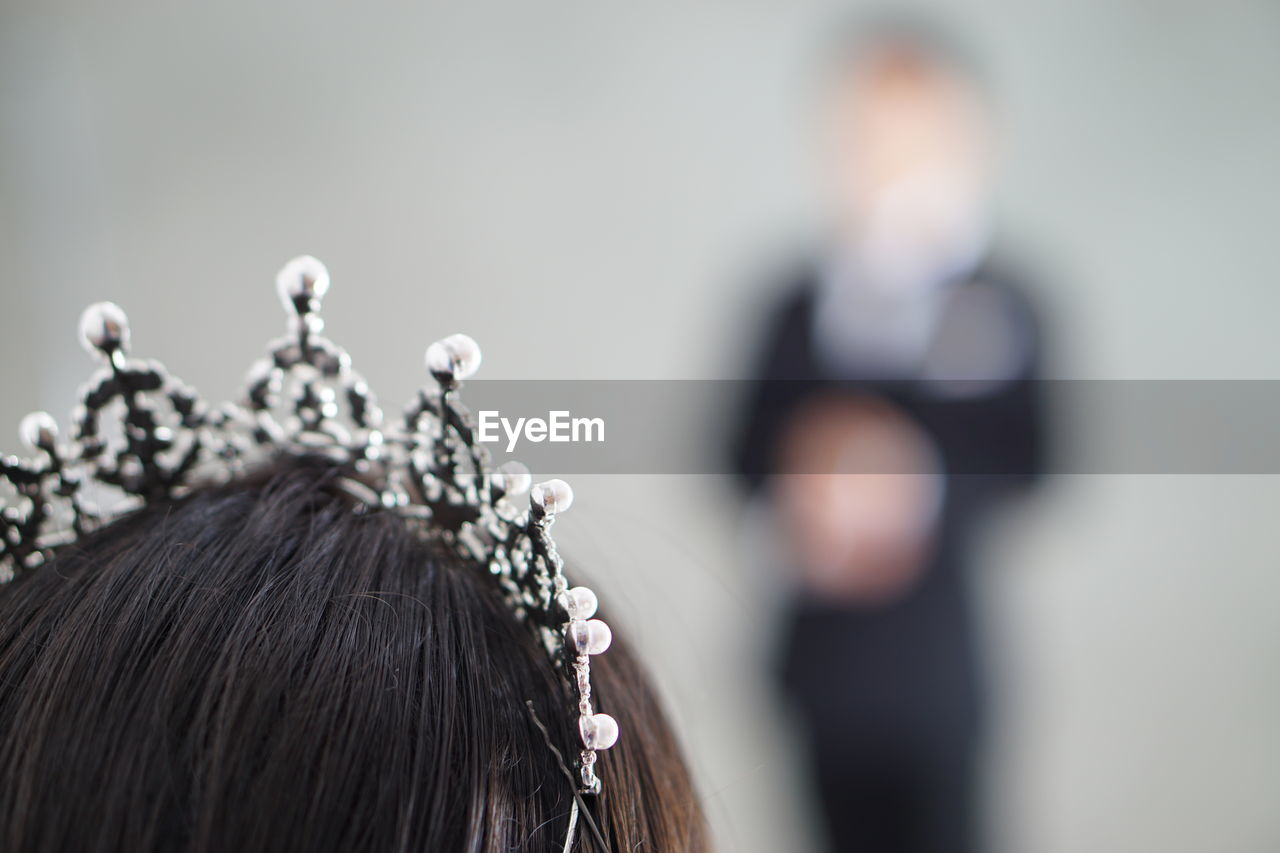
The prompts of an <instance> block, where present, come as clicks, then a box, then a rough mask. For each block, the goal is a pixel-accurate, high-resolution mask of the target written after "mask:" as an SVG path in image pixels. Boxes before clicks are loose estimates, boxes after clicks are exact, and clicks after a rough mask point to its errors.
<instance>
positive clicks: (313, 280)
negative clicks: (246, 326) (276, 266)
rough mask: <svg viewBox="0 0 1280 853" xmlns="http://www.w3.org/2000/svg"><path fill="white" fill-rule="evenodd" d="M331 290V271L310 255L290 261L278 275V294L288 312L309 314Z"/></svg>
mask: <svg viewBox="0 0 1280 853" xmlns="http://www.w3.org/2000/svg"><path fill="white" fill-rule="evenodd" d="M328 290H329V270H328V269H326V268H325V265H324V264H322V263H320V261H318V260H316V259H315V258H313V257H311V256H310V255H301V256H299V257H296V258H294V259H293V260H291V261H289V263H287V264H285V265H284V266H283V267H281V268H280V272H278V273H276V292H277V293H279V294H280V301H281V302H283V303H284V308H285V310H286V311H296V312H298V313H300V314H308V313H311V312H313V311H315V310H316V309H317V308H318V307H319V306H318V305H316V304H315V303H316V302H317V301H318V300H320V299H323V298H324V295H325V293H327V292H328Z"/></svg>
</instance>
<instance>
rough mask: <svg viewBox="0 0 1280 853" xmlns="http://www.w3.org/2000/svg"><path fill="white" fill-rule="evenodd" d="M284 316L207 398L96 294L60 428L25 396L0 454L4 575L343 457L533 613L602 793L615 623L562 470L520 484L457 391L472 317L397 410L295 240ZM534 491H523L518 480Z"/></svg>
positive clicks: (364, 492) (430, 357) (372, 494)
mask: <svg viewBox="0 0 1280 853" xmlns="http://www.w3.org/2000/svg"><path fill="white" fill-rule="evenodd" d="M276 285H277V289H278V290H279V293H280V298H281V300H282V301H283V302H284V305H285V309H286V312H287V313H288V315H289V332H288V334H287V335H286V336H285V337H283V338H280V339H279V340H277V341H275V342H274V343H273V344H271V346H270V351H269V353H268V355H267V356H266V357H265V358H263V359H261V360H259V361H258V362H257V364H255V365H254V367H253V368H252V370H251V371H250V373H249V377H248V385H247V388H246V392H245V398H244V401H243V402H241V403H238V404H224V405H221V406H217V407H213V406H209V405H207V404H206V403H205V402H203V401H202V400H201V399H200V398H199V397H198V396H197V395H196V394H195V392H194V391H192V389H191V388H189V387H188V386H186V385H184V384H183V383H182V382H181V381H179V380H178V379H177V378H175V377H174V376H173V375H171V374H170V373H169V372H168V371H167V370H165V368H164V367H163V366H162V365H160V364H159V363H157V362H154V361H146V360H142V359H138V358H135V357H134V356H132V355H131V354H130V350H129V325H128V321H127V319H126V318H125V314H124V312H123V311H122V310H121V309H120V308H119V307H118V306H116V305H114V304H112V303H110V302H101V303H98V304H96V305H92V306H90V307H89V308H88V309H87V310H86V311H85V312H84V315H83V317H82V318H81V321H80V338H81V341H82V343H83V344H84V346H85V348H86V349H87V350H88V351H89V353H90V354H91V355H93V356H94V357H96V358H97V359H98V360H99V361H101V362H102V366H101V367H100V368H99V369H98V371H97V373H96V374H95V375H94V376H93V378H92V379H91V380H90V381H89V383H88V384H87V385H86V386H85V387H84V388H83V389H82V391H81V393H80V397H79V404H78V405H77V407H76V410H75V413H74V414H73V417H72V425H71V435H70V437H69V439H68V440H63V439H62V438H60V437H59V432H58V427H57V424H56V422H55V421H54V419H53V417H51V416H50V415H49V414H47V413H45V412H34V413H32V414H30V415H28V416H27V417H26V418H24V419H23V421H22V424H21V429H20V432H21V437H22V439H23V441H24V442H25V443H26V444H27V445H29V446H30V448H31V450H32V452H33V453H34V456H33V457H32V458H19V457H13V456H0V582H4V581H9V580H12V579H13V578H14V577H16V576H17V575H19V574H21V573H23V572H26V571H29V570H32V569H35V568H36V567H38V566H39V565H40V564H42V563H44V562H46V561H47V560H49V559H50V558H51V557H52V556H53V554H54V553H55V551H56V549H57V547H58V546H59V545H63V544H66V543H69V542H72V541H75V540H76V539H78V538H79V537H81V536H83V535H84V534H86V533H88V532H90V531H92V530H94V529H96V528H98V527H101V526H102V525H104V524H107V523H109V522H111V521H112V520H114V519H116V518H119V517H120V516H122V515H124V514H126V513H128V512H130V511H132V510H134V509H137V508H139V507H141V506H144V505H146V504H148V503H153V502H157V501H168V500H173V499H175V498H179V497H181V496H182V495H184V494H186V493H188V492H190V491H191V490H192V489H195V488H198V487H200V486H202V485H206V484H210V483H218V482H225V481H227V480H230V479H232V478H234V477H236V476H237V475H240V474H243V473H245V472H247V471H250V470H252V469H253V467H254V466H255V465H257V464H259V463H261V462H262V461H264V460H268V459H270V458H272V457H274V456H275V455H278V454H281V453H285V454H294V455H308V456H312V455H319V456H323V457H326V458H328V459H331V460H332V461H333V462H334V463H335V464H338V465H341V466H343V467H344V468H345V469H346V470H347V472H348V473H349V476H345V477H343V478H342V480H341V483H342V487H343V488H344V490H346V491H347V492H348V493H349V494H350V495H351V496H352V497H353V498H356V499H357V501H356V506H357V507H358V508H360V510H361V511H368V510H370V509H377V510H382V511H389V512H394V513H398V514H400V515H403V516H404V517H405V518H406V519H408V520H409V523H411V524H413V525H414V526H415V527H416V528H418V529H420V530H421V531H423V532H424V533H425V534H427V535H430V536H433V537H438V538H439V539H441V540H443V541H444V542H445V543H447V544H448V545H449V546H450V547H452V548H454V549H456V550H457V552H458V553H459V554H460V555H462V556H463V557H465V558H467V559H468V560H471V561H474V562H475V563H476V564H477V565H478V566H479V567H481V568H483V569H484V570H487V571H488V572H489V573H490V574H491V575H492V576H493V578H494V579H495V580H496V582H497V583H498V585H499V587H500V588H501V590H502V593H503V596H504V598H505V600H506V601H507V603H508V605H509V606H510V607H511V609H512V611H513V613H514V614H515V615H516V617H517V618H518V619H519V620H520V621H522V622H524V623H525V624H527V625H528V626H530V628H531V629H532V630H533V632H534V634H535V635H536V637H537V639H538V641H539V642H540V644H541V645H542V646H543V647H544V648H545V649H546V651H547V654H548V655H549V656H550V658H551V661H552V663H553V665H554V666H555V667H556V668H557V670H559V671H561V672H563V673H564V674H565V676H566V679H567V681H568V683H569V694H570V696H569V698H571V699H572V701H573V707H574V708H575V711H576V715H577V722H578V736H579V739H580V741H581V750H580V752H579V754H578V761H577V766H576V769H577V771H578V778H577V780H576V781H577V783H578V784H579V785H580V788H579V793H583V794H590V793H597V792H598V791H599V790H600V780H599V778H597V776H596V774H595V762H596V751H597V750H602V749H608V748H609V747H611V746H613V744H614V743H615V742H616V741H617V738H618V724H617V722H616V721H615V720H614V719H613V718H612V717H610V716H609V715H608V714H598V713H595V711H594V710H593V708H592V703H591V657H592V656H593V655H597V654H600V653H601V652H603V651H605V650H606V649H607V648H608V646H609V643H610V641H611V639H612V634H611V632H610V630H609V626H608V625H606V624H605V623H604V622H602V621H601V620H599V619H593V618H591V617H592V616H593V615H594V614H595V611H596V606H597V603H596V596H595V593H593V592H592V591H591V590H590V589H587V588H586V587H573V588H570V587H569V584H568V582H567V581H566V579H565V575H564V563H563V561H562V560H561V558H560V555H559V554H558V553H557V551H556V547H555V543H554V542H553V541H552V539H551V525H552V523H553V522H554V521H555V518H556V515H557V514H558V513H560V512H563V511H564V510H567V509H568V508H569V506H570V504H572V503H573V492H572V491H571V490H570V488H569V486H568V484H567V483H565V482H564V481H563V480H550V481H548V482H545V483H539V484H538V485H535V486H533V487H532V489H530V484H531V477H530V475H529V472H528V469H526V468H524V466H522V465H520V464H519V463H507V464H505V465H502V466H500V467H498V468H496V469H494V468H491V466H490V464H489V457H488V453H487V451H486V450H485V449H484V448H483V447H481V446H479V445H478V444H477V442H476V438H475V433H474V430H473V426H472V423H471V420H470V416H469V414H468V412H467V410H466V409H465V408H464V407H462V406H461V404H460V403H459V402H458V389H459V387H460V385H461V383H462V380H464V379H466V378H467V377H469V376H471V375H472V374H474V373H475V371H476V369H477V368H478V367H479V366H480V349H479V347H477V346H476V343H475V341H473V340H472V339H471V338H469V337H467V336H466V335H452V336H450V337H447V338H445V339H443V340H441V341H437V342H436V343H434V344H432V345H431V346H430V347H428V348H427V352H426V365H427V371H428V373H430V374H431V377H432V379H433V383H432V384H431V385H428V386H427V387H424V388H423V389H422V390H420V391H419V392H418V394H417V396H416V397H415V399H414V400H413V401H412V402H411V403H410V404H409V406H408V407H407V409H406V410H405V413H404V416H403V417H402V418H399V419H388V422H385V423H384V420H383V415H382V411H381V409H379V408H378V405H377V403H376V402H375V400H374V397H373V394H372V393H371V392H370V390H369V386H368V385H367V384H366V383H365V381H364V379H363V378H361V376H360V375H359V374H358V373H357V372H356V371H355V370H354V369H353V368H352V366H351V359H350V357H349V356H348V355H347V353H346V351H345V350H343V349H341V348H340V347H338V346H336V345H335V344H334V343H333V342H331V341H330V340H328V339H327V338H325V337H323V336H322V335H321V332H322V331H323V328H324V323H323V321H322V320H321V318H320V313H319V312H320V300H321V299H322V297H323V296H324V295H325V292H326V291H327V290H328V288H329V273H328V271H327V270H326V269H325V267H324V265H323V264H321V263H320V262H319V261H318V260H316V259H315V258H312V257H308V256H304V257H300V258H295V259H294V260H292V261H290V262H289V263H288V264H286V265H285V267H284V268H283V269H282V270H281V271H280V273H279V275H278V276H277V277H276ZM526 491H528V492H529V496H530V497H529V501H528V504H527V507H522V506H520V505H519V504H518V503H517V501H516V500H515V498H516V497H517V496H519V495H521V494H523V493H524V492H526Z"/></svg>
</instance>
